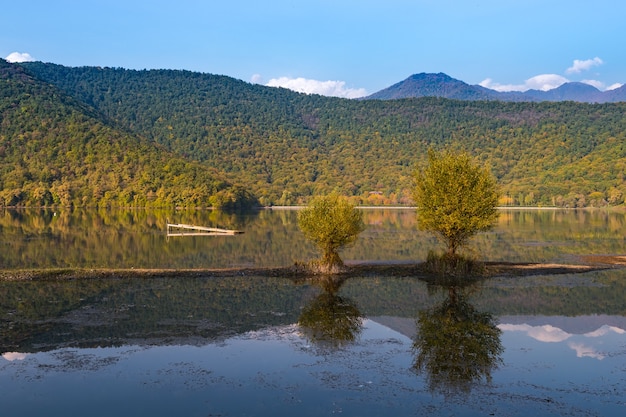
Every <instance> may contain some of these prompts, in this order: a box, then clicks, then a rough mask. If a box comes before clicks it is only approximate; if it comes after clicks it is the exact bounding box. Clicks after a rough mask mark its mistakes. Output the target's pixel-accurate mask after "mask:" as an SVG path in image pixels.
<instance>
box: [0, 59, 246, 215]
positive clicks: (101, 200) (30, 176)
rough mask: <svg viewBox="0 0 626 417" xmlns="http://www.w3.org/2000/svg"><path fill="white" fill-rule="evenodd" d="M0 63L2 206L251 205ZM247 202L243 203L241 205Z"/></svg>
mask: <svg viewBox="0 0 626 417" xmlns="http://www.w3.org/2000/svg"><path fill="white" fill-rule="evenodd" d="M101 119H102V116H101V115H100V114H99V113H98V112H97V111H95V110H93V109H91V108H89V107H88V106H86V105H84V104H81V103H80V102H79V101H78V100H76V99H74V98H71V97H69V96H67V95H66V94H64V93H62V92H61V91H60V90H59V89H58V88H56V87H54V86H52V85H49V84H45V83H43V82H41V81H39V80H37V79H34V78H33V77H31V76H30V75H28V74H26V73H25V71H24V70H23V68H21V67H19V66H17V65H13V64H9V63H7V62H6V61H3V60H0V161H1V162H2V163H1V165H0V206H15V205H30V206H44V205H53V204H56V205H92V206H93V205H116V206H130V205H134V206H138V205H140V206H150V205H153V206H162V205H170V206H171V205H184V206H193V207H197V206H209V205H220V204H228V203H229V199H230V200H233V201H232V204H235V203H236V202H235V199H234V198H231V197H232V196H240V197H249V196H248V195H247V193H246V192H245V190H243V189H242V188H240V187H232V186H231V185H229V183H228V182H227V181H226V180H225V179H224V177H223V176H222V175H219V174H218V173H217V171H216V170H215V169H211V168H207V167H205V166H202V165H201V164H199V163H197V162H189V161H186V160H184V159H183V158H180V157H176V156H174V155H172V154H171V153H170V152H167V151H165V150H164V149H159V147H157V146H155V145H154V143H150V142H148V141H146V140H142V139H140V138H138V137H137V136H136V135H135V134H132V133H129V132H123V131H120V130H119V129H117V128H115V127H114V126H112V125H111V124H109V123H106V122H104V121H102V120H101ZM240 202H241V201H240Z"/></svg>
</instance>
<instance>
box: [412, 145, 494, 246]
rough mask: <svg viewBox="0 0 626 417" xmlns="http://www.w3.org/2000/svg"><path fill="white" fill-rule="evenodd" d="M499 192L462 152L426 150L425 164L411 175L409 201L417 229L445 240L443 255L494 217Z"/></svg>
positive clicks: (485, 172) (486, 173)
mask: <svg viewBox="0 0 626 417" xmlns="http://www.w3.org/2000/svg"><path fill="white" fill-rule="evenodd" d="M498 198H499V193H498V189H497V185H496V180H495V178H494V177H493V175H491V173H490V172H489V170H487V169H486V168H483V167H481V166H480V165H478V164H477V163H475V162H474V161H473V160H472V159H471V157H470V156H469V155H468V154H466V153H455V152H452V151H442V152H435V151H434V150H432V149H431V150H429V151H428V165H427V166H426V167H423V168H421V169H418V170H416V172H415V189H414V193H413V199H414V200H415V204H416V205H417V221H418V226H419V228H420V229H421V230H426V231H430V232H434V233H435V234H437V235H439V236H440V237H441V238H443V240H445V242H446V245H447V249H448V250H447V255H448V256H450V257H454V256H455V255H456V251H457V249H458V248H459V247H461V246H463V245H464V244H466V243H467V241H468V239H470V238H471V237H472V236H474V235H475V234H476V233H478V232H481V231H485V230H489V229H490V228H491V227H493V225H494V223H495V221H496V220H497V218H498V212H497V209H496V207H497V204H498Z"/></svg>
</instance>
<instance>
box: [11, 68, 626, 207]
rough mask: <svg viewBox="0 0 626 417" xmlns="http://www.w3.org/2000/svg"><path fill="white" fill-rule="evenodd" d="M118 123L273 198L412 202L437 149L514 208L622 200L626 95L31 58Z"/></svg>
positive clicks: (39, 72) (44, 75)
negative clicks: (324, 88)
mask: <svg viewBox="0 0 626 417" xmlns="http://www.w3.org/2000/svg"><path fill="white" fill-rule="evenodd" d="M22 65H23V67H24V68H25V69H26V70H27V71H28V73H30V74H32V75H33V76H35V77H37V78H39V79H42V80H45V81H46V82H48V83H51V84H54V85H55V86H57V87H58V88H60V89H61V90H63V91H64V92H65V93H66V94H68V95H70V96H71V97H73V98H74V99H76V100H79V101H81V102H83V103H86V104H88V105H89V106H91V107H93V108H94V109H96V111H97V112H98V113H99V114H101V115H102V117H104V118H105V119H106V120H108V121H109V122H110V123H113V124H115V125H116V126H118V127H121V128H123V129H125V130H126V131H128V132H132V133H133V134H136V135H140V136H141V137H145V138H146V139H147V140H148V141H152V142H155V143H157V144H159V145H160V146H163V147H165V148H166V149H167V150H169V151H171V152H173V153H175V154H176V155H178V156H179V157H181V158H185V159H186V160H195V161H198V162H200V163H202V164H207V165H209V166H211V167H214V168H215V169H217V170H218V171H219V172H224V173H225V175H227V178H228V180H229V181H231V182H238V183H242V184H245V185H246V187H248V188H249V189H251V190H252V191H253V192H254V193H255V194H256V195H257V196H259V199H260V201H261V203H263V204H297V203H303V202H306V201H307V199H308V198H310V196H312V195H316V194H323V193H328V192H330V191H333V190H336V191H339V192H341V193H343V194H345V195H349V196H354V198H355V199H356V200H357V201H359V202H361V203H364V204H383V203H384V204H410V203H411V200H410V195H411V187H412V172H413V170H414V169H415V167H416V166H417V164H419V163H421V162H423V161H424V160H425V154H426V151H427V149H428V148H429V147H431V146H434V147H441V146H445V145H449V146H452V147H455V148H460V149H465V150H467V151H468V152H470V153H471V154H473V155H474V156H475V157H476V158H478V159H479V160H480V161H483V162H484V163H485V164H486V165H487V166H488V167H490V168H491V169H492V171H493V172H494V174H495V175H496V177H497V178H498V181H499V183H500V184H501V186H502V191H503V194H504V196H505V197H506V198H505V199H503V201H502V203H503V204H522V205H538V204H539V205H559V206H570V207H571V206H588V205H604V204H607V203H610V204H621V203H622V202H623V195H624V193H626V184H625V181H624V175H625V174H624V172H625V168H626V167H625V165H626V162H625V161H626V147H625V145H624V144H625V143H626V137H625V135H626V118H625V117H624V114H625V111H626V104H625V103H615V104H583V103H573V102H558V103H550V102H542V103H525V102H516V103H503V102H498V101H459V100H447V99H440V98H420V99H404V100H389V101H382V100H347V99H338V98H328V97H322V96H316V95H304V94H298V93H295V92H292V91H289V90H286V89H279V88H270V87H263V86H259V85H252V84H248V83H245V82H243V81H239V80H235V79H232V78H229V77H224V76H216V75H211V74H201V73H194V72H189V71H168V70H150V71H147V70H144V71H134V70H125V69H119V68H118V69H114V68H95V67H81V68H68V67H63V66H59V65H53V64H43V63H27V64H22Z"/></svg>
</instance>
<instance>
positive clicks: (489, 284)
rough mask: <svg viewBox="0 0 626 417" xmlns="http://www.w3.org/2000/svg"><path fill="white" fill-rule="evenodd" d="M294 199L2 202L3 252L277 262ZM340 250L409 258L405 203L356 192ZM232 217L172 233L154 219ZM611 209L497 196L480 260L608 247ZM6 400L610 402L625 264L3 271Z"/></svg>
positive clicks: (450, 405)
mask: <svg viewBox="0 0 626 417" xmlns="http://www.w3.org/2000/svg"><path fill="white" fill-rule="evenodd" d="M295 216H296V213H295V212H294V211H262V212H259V213H256V214H251V215H246V216H235V215H225V214H220V213H216V212H204V211H199V212H153V211H130V212H129V211H104V212H89V211H84V212H81V211H76V212H71V213H70V212H58V213H56V215H55V213H54V212H48V211H3V212H0V262H1V265H2V268H3V269H13V268H27V267H38V268H39V267H67V266H75V267H78V266H82V267H158V268H196V267H197V268H205V267H206V268H210V267H232V266H287V265H290V264H292V263H293V262H296V261H307V260H310V259H313V258H314V257H315V256H316V253H315V250H314V248H313V247H312V246H311V245H309V244H308V243H307V242H306V241H305V240H304V239H303V238H302V236H301V235H300V234H299V232H298V230H297V226H296V223H295ZM365 218H366V223H367V225H368V228H367V230H366V231H365V232H364V233H363V234H362V236H361V238H360V239H359V241H358V242H357V244H355V245H354V247H352V248H349V249H347V250H346V251H344V252H343V253H342V255H343V258H344V259H345V260H348V261H352V262H380V261H392V262H408V261H420V260H423V259H424V258H425V256H426V253H427V251H428V250H429V249H431V248H434V247H437V242H436V241H435V240H433V239H432V238H431V237H429V236H428V235H425V234H423V233H421V232H417V231H416V224H415V213H414V212H413V211H411V210H367V211H366V212H365ZM168 220H169V221H170V222H175V223H191V224H198V225H205V226H216V227H223V228H228V229H238V230H242V231H244V233H243V234H242V235H237V236H228V237H225V236H217V237H216V236H193V237H192V236H185V237H172V236H170V237H168V236H167V233H166V224H167V222H168ZM625 223H626V218H625V215H624V213H613V212H606V211H555V210H545V211H539V210H528V211H505V212H503V214H502V217H501V219H500V221H499V224H498V226H497V227H496V228H495V230H494V231H492V232H490V233H488V234H484V235H481V236H479V237H478V238H477V239H476V240H475V241H474V242H473V246H472V248H471V250H472V251H473V252H474V253H475V254H476V255H477V256H479V257H480V258H481V259H485V260H504V261H513V262H518V261H530V262H572V263H574V262H578V256H580V255H588V254H594V255H624V254H625V253H626V240H625V237H624V236H625V234H626V224H625ZM0 354H1V357H0V404H2V409H1V410H2V412H1V415H2V416H5V415H6V416H41V415H46V416H67V415H89V416H111V415H116V416H137V415H149V416H172V415H177V416H203V417H206V416H278V415H284V416H293V415H298V416H325V415H328V416H330V415H346V416H380V415H393V416H397V415H403V416H404V415H411V416H413V415H414V416H422V415H445V416H450V415H470V416H491V415H496V416H527V415H535V416H554V415H569V416H593V415H598V416H622V415H626V414H625V413H626V270H623V269H609V270H606V271H600V272H591V273H585V274H565V275H554V276H534V277H524V278H494V279H490V280H487V281H484V282H481V283H479V284H477V285H473V286H467V287H462V286H459V287H450V288H448V287H446V288H438V287H436V286H429V285H427V284H426V283H425V282H424V281H422V280H421V279H420V277H405V278H392V277H385V276H364V277H357V278H350V279H348V280H346V281H344V282H311V281H297V280H291V279H287V278H267V277H229V278H177V279H172V278H153V279H107V280H83V281H43V282H2V283H0Z"/></svg>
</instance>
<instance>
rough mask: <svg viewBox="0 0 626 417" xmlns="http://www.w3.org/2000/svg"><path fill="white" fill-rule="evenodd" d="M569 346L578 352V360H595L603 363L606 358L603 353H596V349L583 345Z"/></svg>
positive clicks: (571, 344) (572, 344) (574, 344)
mask: <svg viewBox="0 0 626 417" xmlns="http://www.w3.org/2000/svg"><path fill="white" fill-rule="evenodd" d="M568 346H569V347H570V348H571V349H572V350H574V351H575V352H576V357H578V358H594V359H598V360H600V361H601V360H602V359H604V358H605V357H606V355H603V354H602V353H599V352H598V351H596V350H595V349H594V348H592V347H589V346H585V345H584V344H582V343H574V342H571V343H569V344H568Z"/></svg>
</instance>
